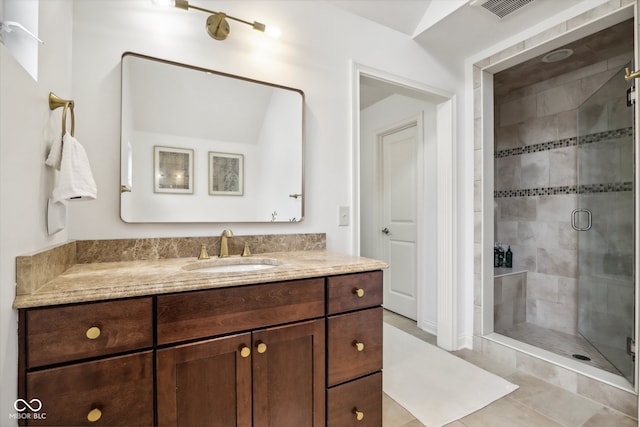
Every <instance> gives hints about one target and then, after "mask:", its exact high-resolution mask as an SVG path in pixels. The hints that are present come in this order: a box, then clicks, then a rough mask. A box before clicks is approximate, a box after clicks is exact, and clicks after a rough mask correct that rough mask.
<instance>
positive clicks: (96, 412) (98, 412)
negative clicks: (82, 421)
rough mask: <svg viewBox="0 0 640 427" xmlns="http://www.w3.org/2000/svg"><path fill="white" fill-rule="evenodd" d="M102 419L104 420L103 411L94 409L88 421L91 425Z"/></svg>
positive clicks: (90, 412) (88, 416) (89, 414)
mask: <svg viewBox="0 0 640 427" xmlns="http://www.w3.org/2000/svg"><path fill="white" fill-rule="evenodd" d="M100 418H102V411H101V410H100V409H98V408H93V409H92V410H90V411H89V413H88V414H87V420H89V422H90V423H95V422H96V421H98V420H99V419H100Z"/></svg>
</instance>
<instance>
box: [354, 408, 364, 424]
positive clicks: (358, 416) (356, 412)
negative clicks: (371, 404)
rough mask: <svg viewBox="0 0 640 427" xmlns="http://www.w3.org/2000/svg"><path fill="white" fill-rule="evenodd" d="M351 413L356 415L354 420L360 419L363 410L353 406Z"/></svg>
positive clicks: (361, 418)
mask: <svg viewBox="0 0 640 427" xmlns="http://www.w3.org/2000/svg"><path fill="white" fill-rule="evenodd" d="M353 414H354V415H355V416H356V420H358V421H362V420H363V419H364V412H362V411H358V408H353Z"/></svg>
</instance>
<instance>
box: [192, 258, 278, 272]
mask: <svg viewBox="0 0 640 427" xmlns="http://www.w3.org/2000/svg"><path fill="white" fill-rule="evenodd" d="M281 264H282V261H280V260H277V259H273V258H216V259H211V260H206V261H198V262H194V263H193V264H187V265H185V266H184V267H182V269H183V270H187V271H193V272H194V273H246V272H251V271H259V270H266V269H269V268H274V267H277V266H279V265H281Z"/></svg>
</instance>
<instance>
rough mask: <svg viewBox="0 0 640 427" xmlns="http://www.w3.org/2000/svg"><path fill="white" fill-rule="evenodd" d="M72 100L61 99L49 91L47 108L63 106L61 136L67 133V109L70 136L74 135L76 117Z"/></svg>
mask: <svg viewBox="0 0 640 427" xmlns="http://www.w3.org/2000/svg"><path fill="white" fill-rule="evenodd" d="M73 105H74V103H73V101H72V100H67V99H62V98H60V97H59V96H57V95H56V94H55V93H53V92H49V109H51V110H55V109H56V108H60V107H64V109H63V110H62V136H63V137H64V135H65V133H67V110H71V136H74V133H75V128H76V118H75V114H74V113H73Z"/></svg>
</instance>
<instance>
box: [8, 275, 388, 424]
mask: <svg viewBox="0 0 640 427" xmlns="http://www.w3.org/2000/svg"><path fill="white" fill-rule="evenodd" d="M380 265H383V264H382V263H381V264H380ZM361 268H362V266H359V267H356V268H352V269H355V270H358V269H361ZM316 274H317V273H316ZM211 281H212V283H214V282H215V279H211ZM199 287H200V289H197V290H188V291H184V292H167V293H163V292H156V293H151V294H148V295H143V296H136V297H127V298H116V299H109V300H99V301H90V302H75V303H65V304H56V305H52V306H47V307H25V308H20V309H19V345H20V348H19V398H22V399H24V400H25V401H27V402H30V401H32V399H38V400H39V401H40V402H41V404H42V408H41V409H40V411H38V412H39V413H40V415H43V414H45V416H46V418H45V419H36V415H37V414H33V415H34V416H33V417H31V418H30V419H22V420H21V422H22V423H23V425H34V426H35V425H47V426H80V425H83V426H84V425H87V426H88V425H96V426H98V425H100V426H124V425H136V426H153V425H158V426H184V427H195V426H207V427H209V426H236V425H237V426H274V427H287V426H291V427H302V426H325V425H327V426H336V427H345V426H352V425H353V426H377V427H380V426H381V425H382V372H381V369H382V308H381V304H382V271H381V270H375V269H374V270H371V271H355V272H350V273H344V274H325V275H323V276H317V277H308V278H298V279H292V280H282V281H275V282H269V283H258V282H256V283H255V284H242V285H239V286H224V287H215V285H212V287H211V288H208V289H207V288H206V286H204V285H202V284H201V285H199Z"/></svg>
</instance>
